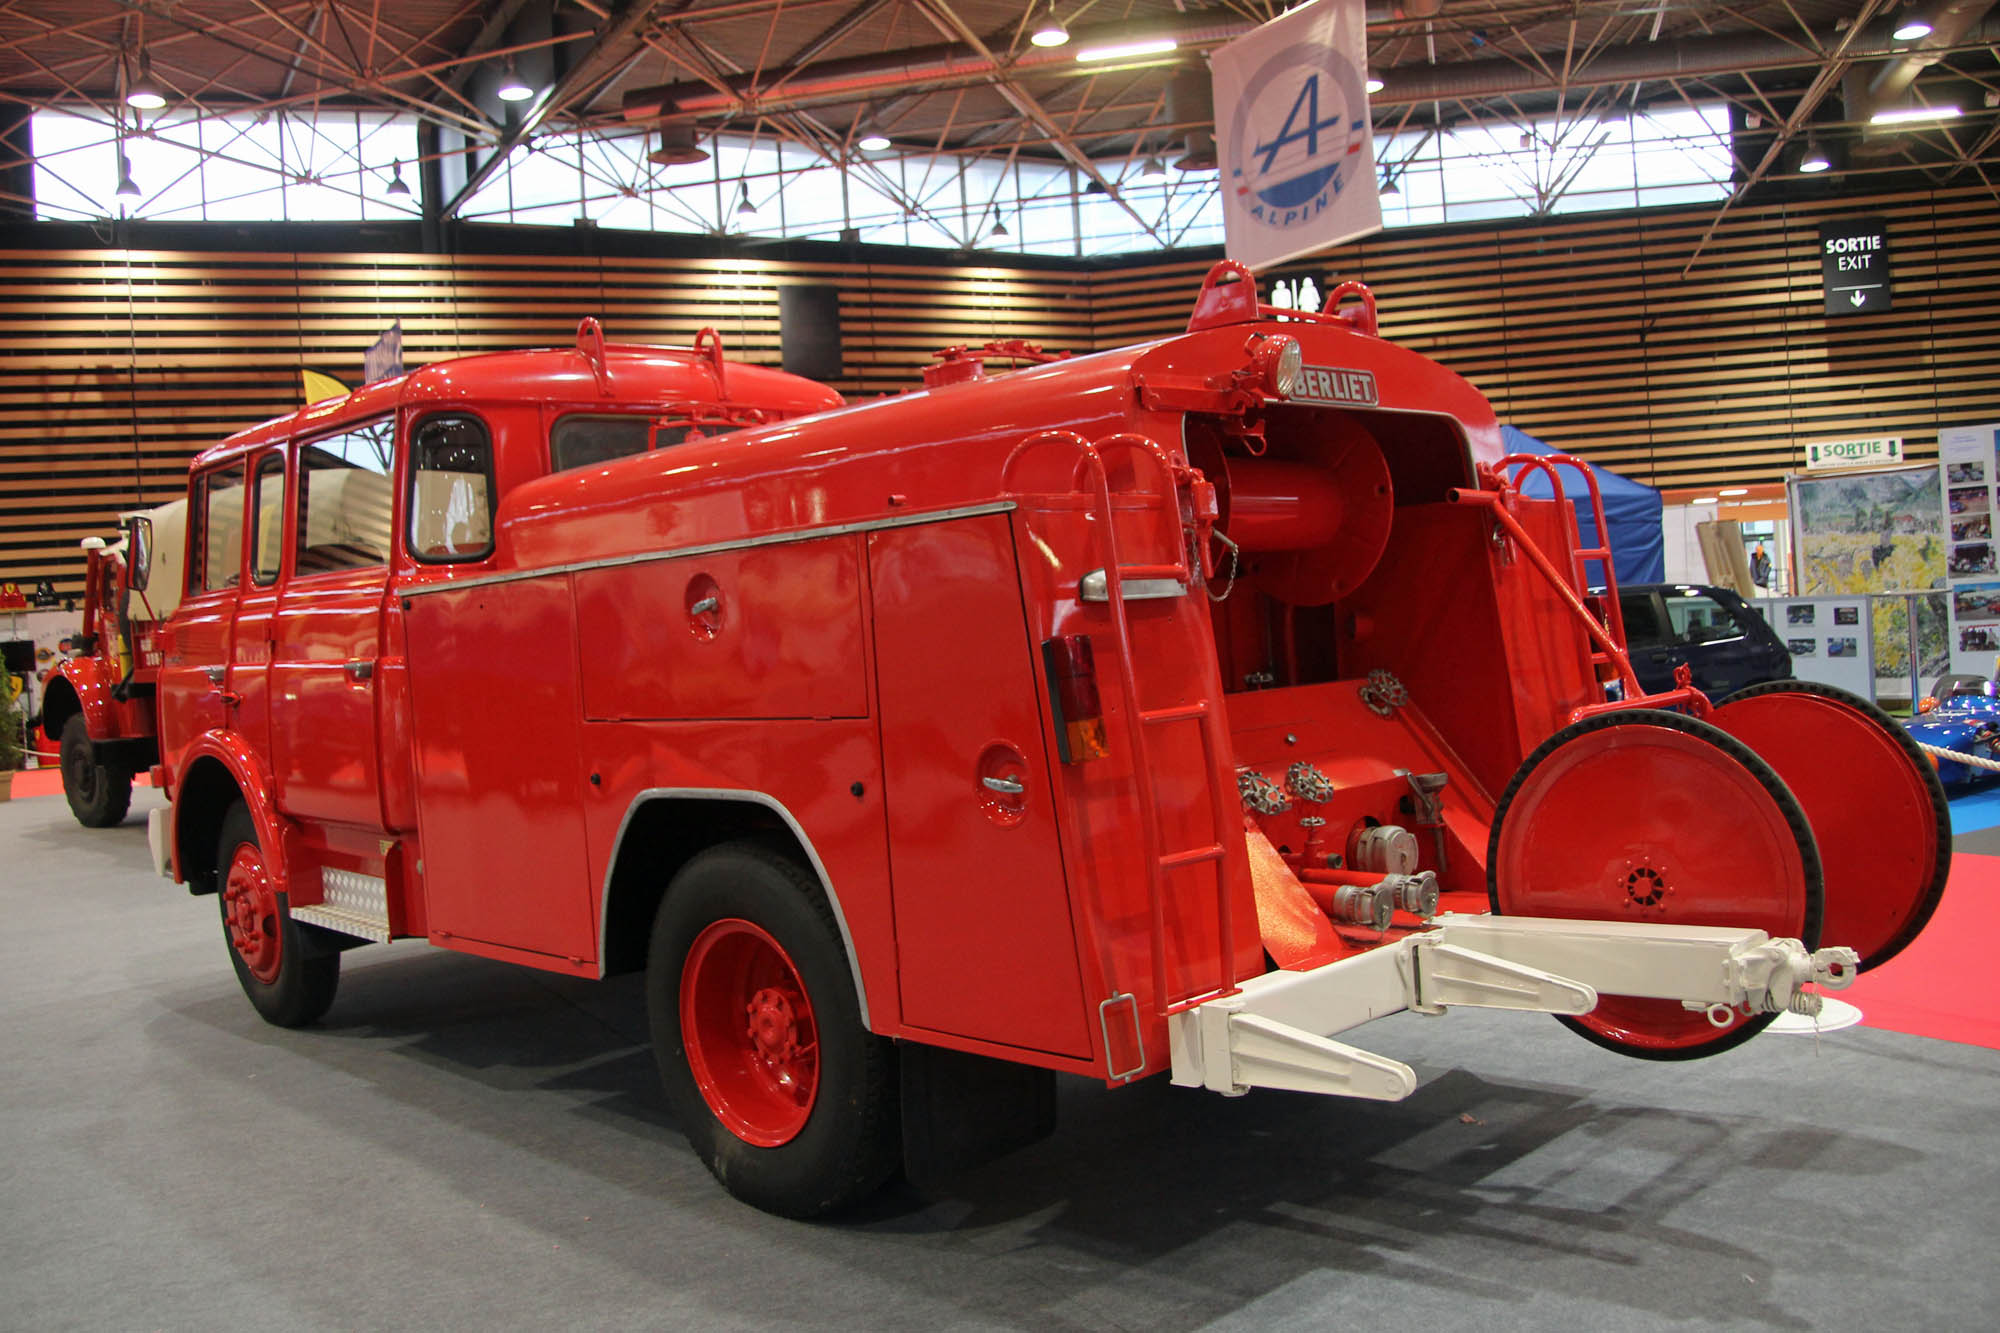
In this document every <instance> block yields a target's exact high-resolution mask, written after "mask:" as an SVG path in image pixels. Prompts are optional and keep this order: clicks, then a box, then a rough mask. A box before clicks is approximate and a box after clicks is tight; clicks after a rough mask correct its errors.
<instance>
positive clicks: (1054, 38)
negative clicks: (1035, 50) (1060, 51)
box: [1028, 0, 1069, 46]
mask: <svg viewBox="0 0 2000 1333" xmlns="http://www.w3.org/2000/svg"><path fill="white" fill-rule="evenodd" d="M1028 40H1029V41H1031V42H1033V43H1034V44H1035V45H1036V46H1068V45H1069V29H1068V28H1065V27H1064V26H1063V25H1062V20H1061V19H1059V18H1057V17H1056V7H1055V0H1049V7H1048V9H1047V10H1045V11H1044V12H1043V14H1042V21H1041V22H1040V23H1037V24H1036V25H1035V30H1034V31H1033V32H1031V33H1029V34H1028Z"/></svg>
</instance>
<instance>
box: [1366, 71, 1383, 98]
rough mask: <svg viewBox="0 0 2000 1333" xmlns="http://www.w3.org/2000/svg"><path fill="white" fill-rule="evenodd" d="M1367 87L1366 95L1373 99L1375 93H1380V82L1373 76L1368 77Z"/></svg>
mask: <svg viewBox="0 0 2000 1333" xmlns="http://www.w3.org/2000/svg"><path fill="white" fill-rule="evenodd" d="M1367 87H1368V95H1369V96H1370V97H1373V96H1374V95H1375V94H1376V93H1379V92H1381V91H1382V80H1380V79H1378V78H1376V77H1375V76H1374V75H1373V74H1370V75H1369V76H1368V84H1367Z"/></svg>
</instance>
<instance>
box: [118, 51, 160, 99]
mask: <svg viewBox="0 0 2000 1333" xmlns="http://www.w3.org/2000/svg"><path fill="white" fill-rule="evenodd" d="M166 104H167V98H166V95H165V94H164V93H162V92H161V91H160V85H159V84H157V83H154V82H153V59H152V57H151V56H149V55H147V54H146V53H145V52H144V51H141V52H140V53H139V70H138V74H137V77H135V78H134V79H133V80H132V82H131V85H130V86H129V87H127V88H126V89H125V105H126V106H129V107H137V108H138V109H139V110H141V111H158V110H159V109H160V108H161V107H163V106H165V105H166Z"/></svg>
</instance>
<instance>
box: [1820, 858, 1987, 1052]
mask: <svg viewBox="0 0 2000 1333" xmlns="http://www.w3.org/2000/svg"><path fill="white" fill-rule="evenodd" d="M1996 929H2000V856H1975V855H1972V854H1971V853H1969V852H1958V853H1955V854H1954V855H1953V856H1952V858H1951V881H1950V883H1948V884H1947V885H1946V886H1945V891H1944V900H1943V901H1942V902H1940V903H1939V904H1938V909H1937V915H1936V916H1933V917H1932V918H1931V922H1930V924H1929V925H1928V926H1926V927H1925V928H1924V933H1923V934H1922V935H1919V936H1918V937H1917V940H1916V942H1915V943H1914V944H1912V945H1910V947H1909V948H1907V949H1905V950H1903V952H1902V953H1900V954H1898V955H1896V957H1894V958H1893V959H1891V960H1890V961H1889V962H1887V963H1884V964H1883V965H1882V966H1881V967H1879V968H1876V969H1875V970H1874V971H1872V972H1869V973H1868V974H1866V975H1865V976H1862V977H1861V978H1859V979H1858V980H1856V981H1855V983H1854V984H1853V985H1852V986H1850V987H1848V988H1847V989H1846V990H1844V991H1841V992H1839V995H1840V998H1841V999H1843V1000H1845V1001H1847V1002H1848V1003H1849V1004H1851V1005H1854V1006H1855V1007H1856V1008H1858V1009H1860V1010H1861V1015H1862V1018H1861V1021H1862V1022H1863V1023H1865V1024H1867V1025H1868V1026H1869V1027H1877V1028H1888V1029H1889V1030H1890V1031H1892V1032H1908V1033H1910V1034H1912V1035H1914V1036H1919V1037H1940V1038H1942V1039H1944V1040H1945V1041H1962V1042H1966V1043H1969V1044H1971V1045H1974V1046H1987V1047H1991V1048H1993V1049H1995V1050H2000V970H1996V969H1995V968H1994V967H1993V962H1992V956H1991V952H1990V951H1991V948H1992V942H1993V940H1994V938H1995V934H1996ZM1839 942H1840V941H1838V940H1829V941H1828V943H1830V944H1838V943H1839Z"/></svg>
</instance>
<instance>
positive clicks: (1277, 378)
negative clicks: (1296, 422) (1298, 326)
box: [1250, 333, 1305, 398]
mask: <svg viewBox="0 0 2000 1333" xmlns="http://www.w3.org/2000/svg"><path fill="white" fill-rule="evenodd" d="M1250 360H1251V364H1253V365H1254V366H1256V368H1257V383H1258V387H1260V388H1261V389H1263V391H1264V392H1265V393H1266V394H1268V395H1270V396H1271V397H1273V398H1289V397H1291V396H1292V395H1293V394H1294V393H1296V392H1298V388H1299V376H1300V374H1301V372H1302V371H1303V370H1304V368H1305V354H1304V353H1303V352H1301V351H1300V350H1299V340H1298V339H1297V338H1291V337H1287V336H1286V335H1284V334H1282V333H1262V334H1259V335H1257V342H1256V345H1255V346H1254V347H1252V348H1251V350H1250Z"/></svg>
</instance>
